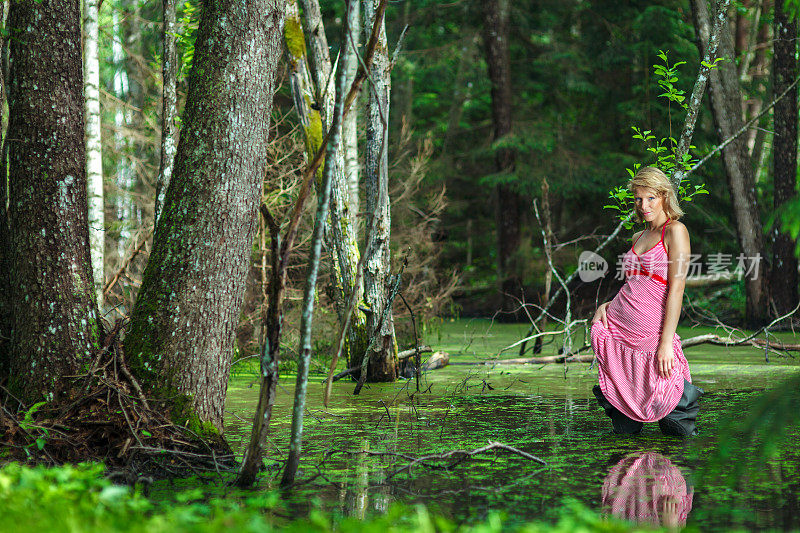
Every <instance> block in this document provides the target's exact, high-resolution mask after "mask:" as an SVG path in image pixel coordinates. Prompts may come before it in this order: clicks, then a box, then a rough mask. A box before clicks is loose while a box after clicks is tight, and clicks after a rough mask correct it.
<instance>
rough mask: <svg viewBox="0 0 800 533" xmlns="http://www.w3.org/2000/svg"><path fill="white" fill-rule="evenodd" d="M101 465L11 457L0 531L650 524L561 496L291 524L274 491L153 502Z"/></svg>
mask: <svg viewBox="0 0 800 533" xmlns="http://www.w3.org/2000/svg"><path fill="white" fill-rule="evenodd" d="M103 471H104V467H103V465H102V464H89V463H82V464H78V465H74V466H73V465H65V466H61V467H57V468H46V467H42V466H38V467H33V468H31V467H27V466H21V465H18V464H15V463H12V464H8V465H6V466H5V467H3V469H2V470H0V530H2V531H18V532H21V533H24V532H36V533H38V532H40V531H70V532H76V533H77V532H95V531H97V532H101V531H102V532H109V531H119V532H127V531H130V532H133V531H136V532H140V531H147V532H148V533H159V532H162V531H163V532H172V531H198V532H200V531H203V532H217V531H219V532H222V531H250V532H262V531H263V532H269V531H277V530H281V531H290V532H294V531H296V532H308V531H310V532H320V533H323V532H324V533H327V532H333V531H350V532H372V531H394V532H403V531H408V532H425V533H428V532H430V533H433V532H474V533H491V532H501V531H518V532H520V533H523V532H524V533H534V532H545V531H555V532H572V531H586V532H592V531H598V532H616V531H619V532H622V531H639V530H650V528H647V527H639V526H634V525H632V524H630V523H628V522H623V521H621V520H617V519H615V518H606V517H603V516H601V515H599V514H598V513H596V512H594V511H592V510H589V509H587V508H586V507H584V506H583V505H582V504H580V503H578V502H575V501H566V502H565V505H564V506H563V507H562V510H561V512H560V519H559V521H558V522H557V523H556V524H555V525H553V524H546V523H542V522H531V523H528V524H523V525H520V526H512V525H511V524H509V523H506V517H505V516H504V515H503V514H501V513H498V512H491V513H490V514H489V515H488V517H486V519H485V520H483V521H481V522H479V523H476V524H473V525H460V524H457V523H456V522H454V521H453V520H452V519H450V518H446V517H444V516H441V515H437V514H435V513H432V512H430V511H429V510H428V509H426V508H425V507H424V506H422V505H417V506H415V507H406V506H402V505H393V506H392V507H390V508H389V510H388V511H387V512H386V513H384V514H382V515H379V516H373V517H369V518H367V519H363V520H362V519H359V518H341V517H336V516H331V515H327V514H325V513H323V512H321V511H318V510H315V511H312V512H311V514H310V515H309V516H308V517H307V518H303V519H295V520H293V521H291V522H286V521H285V520H282V519H278V518H275V517H274V516H273V515H272V514H271V513H270V511H271V510H276V509H277V508H278V506H279V505H280V497H279V495H278V494H277V493H275V492H265V493H256V494H255V495H254V496H251V495H249V494H250V493H248V495H247V496H244V497H242V498H238V499H237V498H216V497H215V498H208V499H205V498H204V492H203V490H202V488H200V487H196V488H194V489H190V490H188V491H184V492H179V493H177V494H175V495H173V496H172V497H171V501H167V502H161V503H154V502H151V501H150V500H148V499H147V498H145V497H144V496H142V495H141V494H140V493H139V492H137V491H131V490H130V489H129V488H128V487H124V486H117V485H113V484H112V483H111V482H110V481H108V480H107V479H105V478H103V477H102V475H103Z"/></svg>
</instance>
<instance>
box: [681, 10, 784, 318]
mask: <svg viewBox="0 0 800 533" xmlns="http://www.w3.org/2000/svg"><path fill="white" fill-rule="evenodd" d="M692 14H693V18H694V24H695V31H696V34H697V36H698V46H699V48H700V51H701V55H703V54H704V50H705V49H706V48H707V46H708V42H709V33H710V26H711V22H710V21H711V14H710V13H709V11H708V6H707V5H706V0H692ZM718 14H719V13H715V14H714V15H718ZM718 56H720V57H725V58H726V59H727V61H724V62H722V63H721V64H720V66H719V67H718V68H716V69H713V70H712V71H711V76H710V87H709V92H710V95H711V110H712V112H713V115H714V123H715V125H716V128H717V132H718V134H719V139H720V141H723V140H725V139H727V138H729V137H732V136H733V135H734V133H736V131H738V130H739V129H740V128H741V126H742V125H743V120H742V116H741V115H742V97H741V92H740V89H739V77H738V73H737V71H736V66H735V64H734V62H733V39H732V35H731V30H730V26H729V25H728V24H725V25H724V26H723V27H722V33H721V35H720V41H719V53H718ZM722 158H723V161H724V164H725V172H726V174H727V178H728V188H729V190H730V195H731V203H732V206H733V215H734V219H735V221H736V230H737V236H738V239H739V246H740V249H741V250H742V252H743V253H744V254H745V256H746V261H745V263H746V264H745V267H746V268H747V269H752V271H755V270H756V269H757V271H758V275H757V276H755V279H753V277H754V276H753V275H752V274H751V275H748V276H746V278H745V291H746V295H747V304H746V311H745V314H746V317H747V322H748V324H749V325H750V326H751V327H755V326H757V325H760V324H762V323H763V322H764V321H765V320H766V318H767V313H768V302H769V295H768V291H767V283H766V280H767V272H766V261H764V260H763V259H764V257H765V248H764V242H763V237H762V235H763V233H762V225H761V220H760V218H759V215H758V213H759V210H758V207H757V206H758V204H757V202H756V195H755V179H754V176H753V165H752V164H751V162H750V157H749V155H748V151H747V143H746V139H745V138H743V137H738V138H736V139H735V140H734V141H733V142H731V143H730V144H728V145H727V146H726V147H725V148H724V149H723V151H722ZM757 258H760V261H759V262H758V263H755V261H756V259H757Z"/></svg>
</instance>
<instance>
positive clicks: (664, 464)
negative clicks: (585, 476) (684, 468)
mask: <svg viewBox="0 0 800 533" xmlns="http://www.w3.org/2000/svg"><path fill="white" fill-rule="evenodd" d="M693 496H694V489H693V488H692V487H690V486H688V485H687V483H686V479H685V478H684V477H683V473H681V471H680V469H679V468H678V467H677V466H675V465H673V464H672V462H671V461H670V460H669V459H667V458H666V457H664V456H663V455H661V454H660V453H656V452H651V451H648V452H636V453H631V454H628V455H626V456H625V457H624V458H623V459H622V460H621V461H620V462H619V463H617V464H616V465H614V466H613V467H612V468H611V470H610V471H609V472H608V474H607V475H606V479H605V481H604V482H603V512H605V513H607V514H612V515H614V516H616V517H618V518H623V519H625V520H632V521H635V522H639V523H646V524H652V525H656V526H664V527H668V528H675V527H678V526H684V525H686V517H687V516H689V511H691V510H692V498H693Z"/></svg>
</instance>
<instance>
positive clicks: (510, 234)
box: [484, 0, 523, 317]
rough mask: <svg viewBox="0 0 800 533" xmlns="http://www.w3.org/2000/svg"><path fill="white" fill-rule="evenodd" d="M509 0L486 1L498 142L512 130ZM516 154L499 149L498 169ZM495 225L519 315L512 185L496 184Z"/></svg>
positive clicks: (509, 294) (502, 270)
mask: <svg viewBox="0 0 800 533" xmlns="http://www.w3.org/2000/svg"><path fill="white" fill-rule="evenodd" d="M509 8H510V6H509V1H508V0H487V1H486V2H485V3H484V18H485V24H484V44H485V46H486V66H487V68H488V71H489V79H490V80H491V81H492V122H493V127H494V134H493V140H494V141H495V142H497V141H498V140H500V139H502V138H503V137H505V136H506V135H509V134H510V133H511V112H512V108H511V66H510V62H509V56H508V18H509ZM515 163H516V154H515V153H514V151H513V150H511V149H508V148H504V149H499V150H496V153H495V168H496V170H497V171H498V172H506V173H511V172H513V171H514V165H515ZM495 201H496V203H495V224H496V226H497V278H498V281H499V284H500V292H501V298H502V310H503V311H505V312H506V313H511V314H512V316H514V317H516V316H517V315H518V311H517V310H518V308H519V302H518V301H517V299H518V298H520V297H521V296H522V280H520V279H519V276H518V275H517V274H516V270H517V268H516V265H515V264H514V263H515V256H516V254H517V250H518V249H519V244H520V238H521V234H520V217H521V211H522V204H523V200H522V197H521V196H520V195H519V193H517V192H516V190H515V189H514V187H513V186H510V185H507V184H501V185H497V186H495Z"/></svg>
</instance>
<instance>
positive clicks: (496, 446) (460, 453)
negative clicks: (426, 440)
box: [363, 441, 547, 480]
mask: <svg viewBox="0 0 800 533" xmlns="http://www.w3.org/2000/svg"><path fill="white" fill-rule="evenodd" d="M491 450H506V451H508V452H511V453H513V454H516V455H519V456H521V457H524V458H525V459H528V460H530V461H535V462H537V463H539V464H542V465H544V466H547V462H545V461H543V460H542V459H539V458H538V457H536V456H535V455H531V454H529V453H528V452H523V451H522V450H520V449H517V448H514V447H513V446H509V445H507V444H503V443H501V442H492V441H489V444H487V445H486V446H483V447H481V448H476V449H474V450H451V451H449V452H445V453H433V454H430V455H423V456H422V457H417V458H416V459H412V458H411V457H410V456H408V455H405V454H397V453H393V452H370V451H366V452H363V453H367V454H369V455H394V456H398V457H403V458H404V459H407V460H408V459H411V462H410V463H408V464H407V465H405V466H404V467H402V468H400V469H399V470H395V471H394V472H392V473H391V474H389V476H387V477H386V479H387V480H388V479H391V478H392V477H394V476H395V475H397V474H399V473H400V472H404V471H406V470H408V469H410V468H411V467H412V466H415V465H418V464H426V463H428V462H429V461H443V460H446V459H451V458H453V457H458V459H457V460H456V461H455V462H453V463H451V464H449V465H448V466H447V468H451V467H454V466H456V465H457V464H459V463H461V462H463V461H464V460H466V459H468V458H470V457H474V456H476V455H479V454H481V453H486V452H488V451H491ZM428 466H436V465H428ZM440 468H441V467H440Z"/></svg>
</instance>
